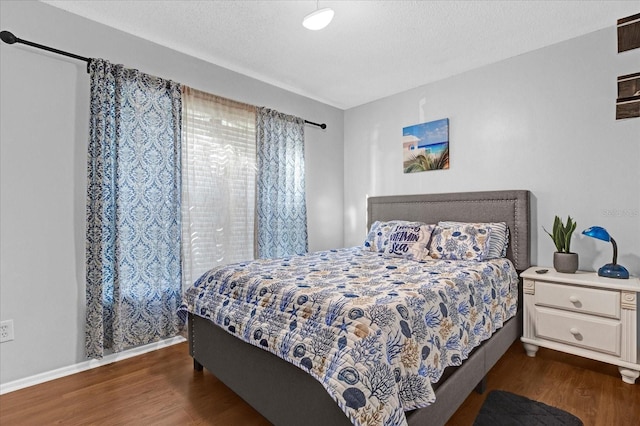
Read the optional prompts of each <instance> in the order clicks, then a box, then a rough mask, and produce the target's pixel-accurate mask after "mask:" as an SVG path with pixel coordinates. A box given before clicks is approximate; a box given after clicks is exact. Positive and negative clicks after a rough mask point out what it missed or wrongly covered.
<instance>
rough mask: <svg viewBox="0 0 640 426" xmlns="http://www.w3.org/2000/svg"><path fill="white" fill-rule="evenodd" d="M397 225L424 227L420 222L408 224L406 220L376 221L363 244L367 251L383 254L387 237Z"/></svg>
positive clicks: (387, 242)
mask: <svg viewBox="0 0 640 426" xmlns="http://www.w3.org/2000/svg"><path fill="white" fill-rule="evenodd" d="M398 225H415V226H420V225H424V223H422V222H409V221H408V220H390V221H386V222H385V221H381V220H377V221H375V222H373V225H371V229H370V230H369V234H368V235H367V239H366V241H365V242H364V246H365V247H369V250H371V251H375V252H378V253H384V250H385V249H386V248H387V244H389V235H391V232H393V230H394V228H395V227H396V226H398Z"/></svg>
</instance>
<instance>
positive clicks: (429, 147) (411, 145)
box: [402, 118, 449, 173]
mask: <svg viewBox="0 0 640 426" xmlns="http://www.w3.org/2000/svg"><path fill="white" fill-rule="evenodd" d="M402 149H403V165H402V166H403V169H404V172H405V173H415V172H426V171H427V170H443V169H448V168H449V119H448V118H443V119H441V120H436V121H429V122H428V123H422V124H415V125H413V126H409V127H404V128H403V129H402Z"/></svg>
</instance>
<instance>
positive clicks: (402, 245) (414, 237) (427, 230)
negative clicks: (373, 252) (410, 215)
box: [384, 224, 435, 261]
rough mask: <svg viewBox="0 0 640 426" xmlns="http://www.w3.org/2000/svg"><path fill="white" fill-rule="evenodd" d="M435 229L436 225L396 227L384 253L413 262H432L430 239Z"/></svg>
mask: <svg viewBox="0 0 640 426" xmlns="http://www.w3.org/2000/svg"><path fill="white" fill-rule="evenodd" d="M433 228H435V225H425V224H419V225H415V224H414V225H411V224H409V225H396V227H395V228H394V229H393V231H392V232H391V234H390V235H389V242H388V244H387V246H386V249H385V250H384V252H385V253H386V254H390V255H392V256H398V257H406V258H407V259H411V260H417V261H420V260H427V259H429V260H430V259H431V257H430V256H429V239H430V238H431V231H433Z"/></svg>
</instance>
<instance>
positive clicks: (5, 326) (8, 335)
mask: <svg viewBox="0 0 640 426" xmlns="http://www.w3.org/2000/svg"><path fill="white" fill-rule="evenodd" d="M10 340H13V320H6V321H2V322H0V343H4V342H8V341H10Z"/></svg>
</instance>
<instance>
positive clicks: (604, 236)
mask: <svg viewBox="0 0 640 426" xmlns="http://www.w3.org/2000/svg"><path fill="white" fill-rule="evenodd" d="M582 233H583V234H584V235H586V236H588V237H592V238H597V239H599V240H602V241H606V242H609V241H611V235H609V233H608V232H607V230H606V229H604V228H603V227H601V226H592V227H591V228H587V229H585V230H584V231H582Z"/></svg>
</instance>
